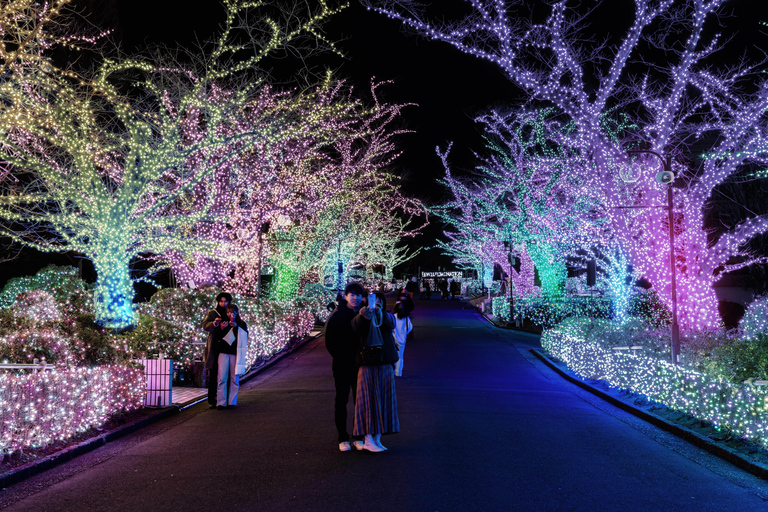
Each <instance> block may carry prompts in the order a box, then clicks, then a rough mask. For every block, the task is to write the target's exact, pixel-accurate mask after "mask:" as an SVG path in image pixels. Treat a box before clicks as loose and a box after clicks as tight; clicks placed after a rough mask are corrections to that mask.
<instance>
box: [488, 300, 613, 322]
mask: <svg viewBox="0 0 768 512" xmlns="http://www.w3.org/2000/svg"><path fill="white" fill-rule="evenodd" d="M514 305H515V317H521V318H525V319H528V320H530V321H531V322H533V323H534V324H536V325H541V326H542V327H552V326H555V325H557V324H559V323H560V322H561V321H562V320H563V319H564V318H568V317H572V316H586V317H591V318H610V317H611V314H612V313H611V301H610V300H608V299H562V300H547V299H543V298H533V299H518V298H515V301H514ZM491 306H492V311H493V315H494V316H496V317H499V318H502V319H504V320H509V299H507V298H506V297H495V298H494V299H493V300H492V301H491Z"/></svg>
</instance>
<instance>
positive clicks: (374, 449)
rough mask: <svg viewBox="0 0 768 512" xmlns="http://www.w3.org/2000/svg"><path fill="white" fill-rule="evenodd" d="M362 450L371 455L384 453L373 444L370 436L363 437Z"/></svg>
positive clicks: (382, 449)
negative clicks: (371, 453)
mask: <svg viewBox="0 0 768 512" xmlns="http://www.w3.org/2000/svg"><path fill="white" fill-rule="evenodd" d="M363 449H364V450H368V451H369V452H373V453H378V452H383V451H384V448H382V447H381V446H379V445H377V444H376V443H374V442H373V438H372V437H371V435H370V434H366V435H365V443H363Z"/></svg>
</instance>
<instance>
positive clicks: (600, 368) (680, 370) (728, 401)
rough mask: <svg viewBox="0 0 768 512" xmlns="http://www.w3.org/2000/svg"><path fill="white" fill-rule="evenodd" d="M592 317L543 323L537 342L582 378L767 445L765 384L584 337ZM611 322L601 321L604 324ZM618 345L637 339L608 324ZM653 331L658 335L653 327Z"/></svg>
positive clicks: (767, 413)
mask: <svg viewBox="0 0 768 512" xmlns="http://www.w3.org/2000/svg"><path fill="white" fill-rule="evenodd" d="M592 323H593V321H592V320H589V319H585V318H578V319H571V321H570V322H568V323H567V324H563V325H562V326H560V327H557V328H554V329H548V330H546V331H545V332H544V334H542V337H541V345H542V347H543V348H544V349H545V350H547V352H549V353H550V354H551V355H552V356H554V357H556V358H557V359H559V360H561V361H563V362H564V363H565V364H567V365H568V366H569V367H570V368H571V369H572V370H573V371H574V372H576V373H578V374H579V375H581V376H582V377H584V378H588V379H596V380H604V381H606V382H608V383H609V384H611V385H613V386H616V387H618V388H620V389H628V390H632V391H633V392H636V393H640V394H643V395H646V396H647V397H649V398H651V399H652V400H654V401H656V402H659V403H662V404H664V405H666V406H668V407H670V408H672V409H675V410H678V411H682V412H684V413H686V414H690V415H691V416H693V417H696V418H699V419H701V420H704V421H708V422H710V423H711V424H712V425H714V426H715V427H717V428H718V429H721V430H726V431H728V432H730V433H732V434H733V435H734V436H736V437H742V438H744V439H747V440H749V441H751V442H753V443H756V444H760V445H761V446H763V447H765V448H768V391H766V388H765V386H752V385H749V384H741V385H737V384H734V383H732V382H728V381H725V380H722V379H718V378H715V377H712V376H709V375H705V374H702V373H699V372H696V371H693V370H690V369H686V368H685V367H684V366H680V365H674V364H671V363H670V362H669V361H668V359H669V356H668V355H663V356H656V355H653V354H646V353H644V350H639V351H638V350H635V352H636V353H631V352H630V351H629V350H627V351H616V350H611V349H610V348H606V347H603V346H600V345H599V344H598V343H595V342H591V341H588V340H586V339H585V335H584V331H585V330H586V329H587V328H589V326H591V325H592ZM611 325H612V324H607V325H606V326H605V328H606V329H610V328H611ZM613 329H614V330H615V331H616V336H617V337H619V339H622V340H623V341H622V345H626V346H629V345H630V344H633V343H637V342H636V341H635V340H633V339H632V338H631V336H628V332H627V330H626V329H622V328H621V327H620V326H618V325H615V324H613ZM655 336H663V334H661V333H660V332H656V333H655Z"/></svg>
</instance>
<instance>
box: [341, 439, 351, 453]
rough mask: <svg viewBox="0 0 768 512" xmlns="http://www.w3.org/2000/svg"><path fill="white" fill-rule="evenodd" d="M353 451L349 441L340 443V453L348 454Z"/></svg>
mask: <svg viewBox="0 0 768 512" xmlns="http://www.w3.org/2000/svg"><path fill="white" fill-rule="evenodd" d="M351 449H352V447H351V446H350V445H349V441H344V442H343V443H339V451H340V452H348V451H349V450H351Z"/></svg>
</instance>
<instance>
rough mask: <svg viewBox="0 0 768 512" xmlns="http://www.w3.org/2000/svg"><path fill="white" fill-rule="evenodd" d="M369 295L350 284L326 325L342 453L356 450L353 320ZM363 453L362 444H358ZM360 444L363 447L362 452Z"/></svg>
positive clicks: (356, 347) (360, 288)
mask: <svg viewBox="0 0 768 512" xmlns="http://www.w3.org/2000/svg"><path fill="white" fill-rule="evenodd" d="M364 293H365V291H364V290H363V287H362V286H361V285H360V284H359V283H350V284H348V285H347V287H346V288H345V289H344V300H343V301H340V302H339V307H338V308H336V310H335V311H334V312H333V313H332V314H331V316H330V317H329V318H328V320H327V321H326V323H325V348H326V349H328V352H329V353H330V354H331V357H333V365H332V367H331V368H332V370H333V380H334V383H335V385H336V403H335V420H336V430H338V432H339V450H341V451H343V452H346V451H349V450H351V449H352V446H351V445H350V444H349V433H348V432H347V402H349V393H350V391H351V392H352V400H354V399H355V393H356V391H357V364H356V363H355V358H356V357H357V353H358V352H359V349H358V343H357V336H356V335H355V333H354V331H353V330H352V319H353V318H354V317H355V316H356V315H357V312H358V311H359V310H360V306H361V305H362V303H363V294H364ZM354 444H355V448H357V449H358V450H361V449H362V442H360V441H357V442H355V443H354ZM358 444H359V445H360V447H359V448H358Z"/></svg>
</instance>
